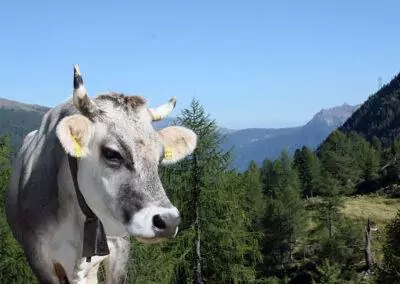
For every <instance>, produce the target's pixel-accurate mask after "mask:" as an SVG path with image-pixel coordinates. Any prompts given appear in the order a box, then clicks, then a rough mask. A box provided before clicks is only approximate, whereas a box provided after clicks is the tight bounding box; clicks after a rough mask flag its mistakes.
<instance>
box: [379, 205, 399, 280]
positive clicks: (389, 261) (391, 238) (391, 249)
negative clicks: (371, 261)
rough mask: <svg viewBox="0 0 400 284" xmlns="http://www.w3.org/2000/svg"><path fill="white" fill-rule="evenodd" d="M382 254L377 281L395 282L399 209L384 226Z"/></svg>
mask: <svg viewBox="0 0 400 284" xmlns="http://www.w3.org/2000/svg"><path fill="white" fill-rule="evenodd" d="M383 254H384V259H383V265H382V269H381V270H380V273H379V276H378V283H396V281H399V279H400V210H399V211H398V212H397V215H396V217H395V218H394V219H393V220H392V221H391V222H389V223H388V224H387V226H386V236H385V243H384V247H383Z"/></svg>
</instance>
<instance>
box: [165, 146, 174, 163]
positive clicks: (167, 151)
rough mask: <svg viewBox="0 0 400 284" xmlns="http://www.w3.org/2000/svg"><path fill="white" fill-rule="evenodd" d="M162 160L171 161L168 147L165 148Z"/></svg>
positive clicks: (170, 149) (170, 150) (170, 152)
mask: <svg viewBox="0 0 400 284" xmlns="http://www.w3.org/2000/svg"><path fill="white" fill-rule="evenodd" d="M164 159H166V160H172V148H170V147H167V148H165V151H164Z"/></svg>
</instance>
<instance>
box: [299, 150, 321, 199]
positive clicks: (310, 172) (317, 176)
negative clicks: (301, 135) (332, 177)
mask: <svg viewBox="0 0 400 284" xmlns="http://www.w3.org/2000/svg"><path fill="white" fill-rule="evenodd" d="M294 167H295V168H296V170H297V172H298V174H299V179H300V187H301V192H302V195H303V197H313V196H314V195H315V194H318V193H319V188H320V186H321V166H320V162H319V159H318V157H317V156H316V155H315V154H314V153H313V152H311V151H310V149H308V147H306V146H303V147H302V148H301V149H297V150H296V152H295V155H294Z"/></svg>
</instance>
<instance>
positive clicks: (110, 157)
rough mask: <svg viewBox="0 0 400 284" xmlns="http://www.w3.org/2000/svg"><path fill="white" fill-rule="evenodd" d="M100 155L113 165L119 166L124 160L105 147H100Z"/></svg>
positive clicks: (115, 152) (118, 154)
mask: <svg viewBox="0 0 400 284" xmlns="http://www.w3.org/2000/svg"><path fill="white" fill-rule="evenodd" d="M101 153H102V155H103V157H104V159H106V160H107V161H108V162H110V163H113V164H121V163H122V162H123V160H124V159H123V158H122V156H121V154H120V153H118V152H117V151H115V150H113V149H110V148H107V147H102V149H101Z"/></svg>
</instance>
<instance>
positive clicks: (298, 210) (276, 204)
mask: <svg viewBox="0 0 400 284" xmlns="http://www.w3.org/2000/svg"><path fill="white" fill-rule="evenodd" d="M269 181H270V182H271V183H270V184H268V185H265V186H266V188H267V192H266V213H265V216H264V232H265V233H264V234H265V238H264V251H263V252H264V256H265V258H266V259H265V264H266V265H267V266H268V267H267V270H271V268H272V267H273V266H275V264H279V265H280V266H281V267H282V268H284V266H285V264H287V263H290V262H292V261H293V251H294V248H295V245H296V244H297V241H298V239H299V237H300V236H301V235H302V233H303V232H304V231H303V230H304V228H305V221H306V220H305V218H304V216H305V212H304V204H303V201H302V200H301V198H300V185H299V180H298V176H297V174H296V171H295V170H294V169H293V168H292V161H291V159H290V157H289V155H288V153H287V151H283V152H282V153H281V156H280V158H279V159H278V160H276V161H275V162H274V164H273V168H272V170H271V179H270V180H269Z"/></svg>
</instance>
